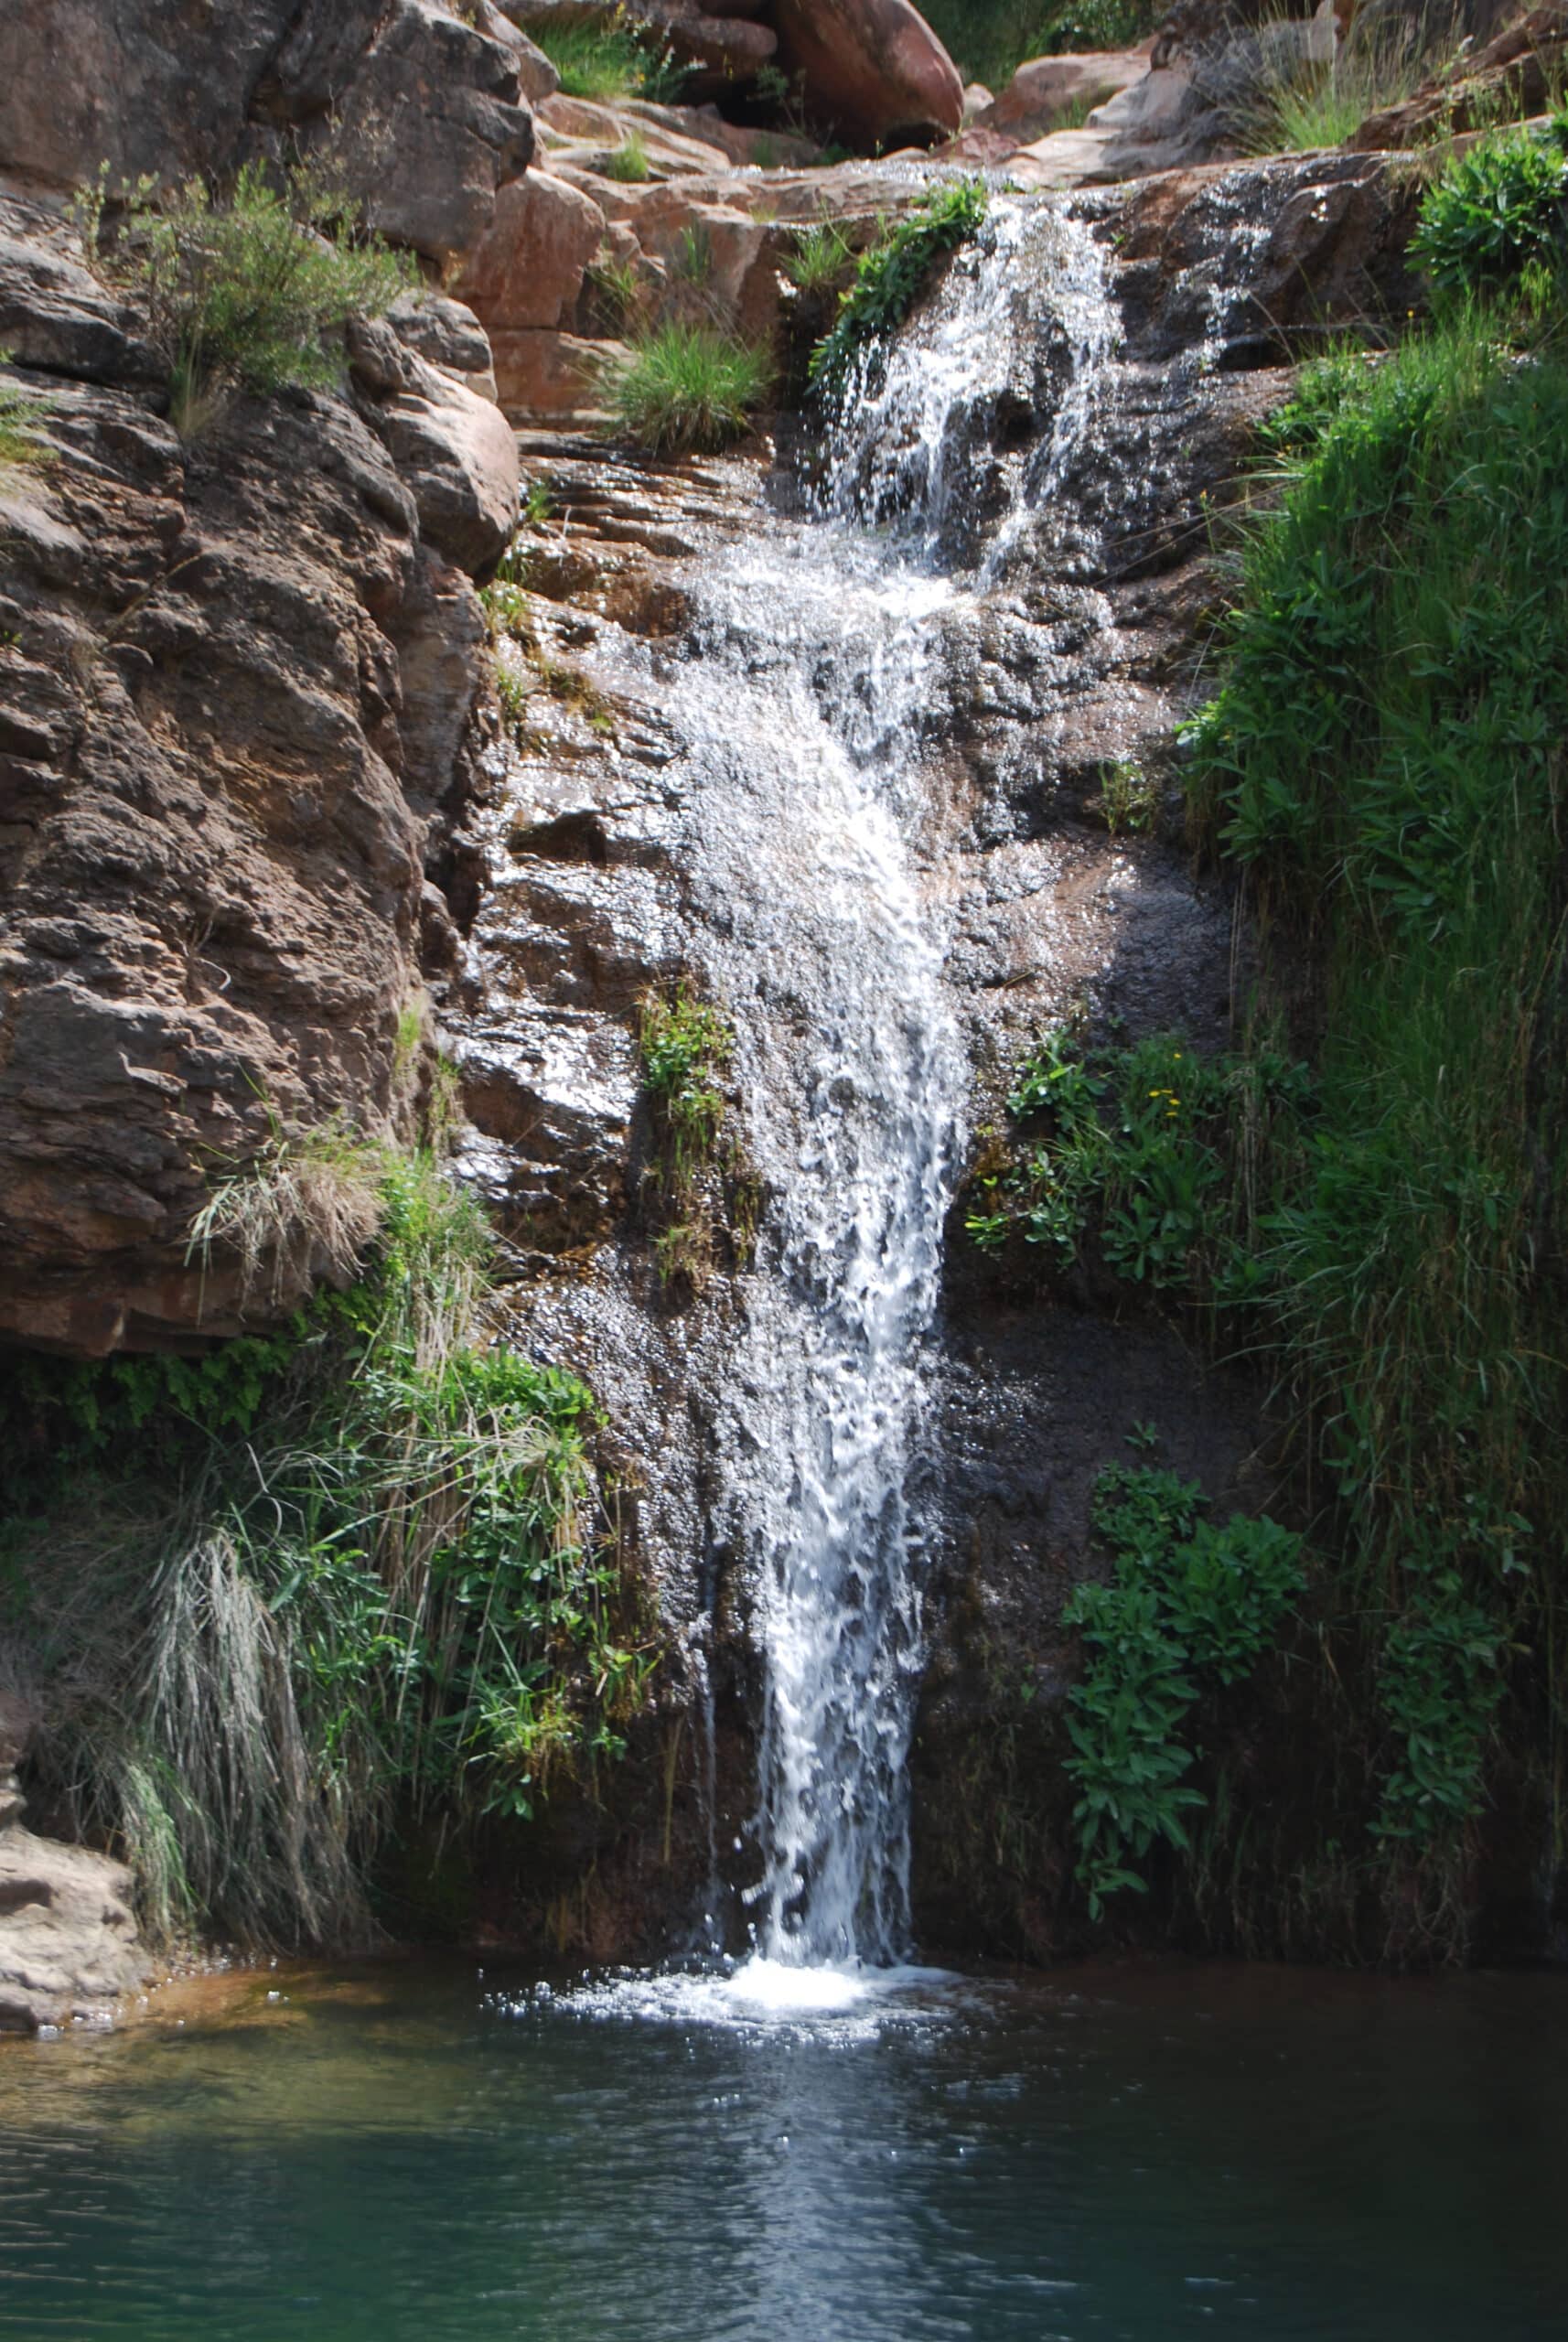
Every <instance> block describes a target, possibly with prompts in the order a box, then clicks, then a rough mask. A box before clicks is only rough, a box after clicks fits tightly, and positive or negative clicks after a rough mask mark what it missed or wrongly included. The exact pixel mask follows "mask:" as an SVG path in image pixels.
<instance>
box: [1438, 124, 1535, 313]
mask: <svg viewBox="0 0 1568 2342" xmlns="http://www.w3.org/2000/svg"><path fill="white" fill-rule="evenodd" d="M1410 252H1411V257H1412V260H1413V261H1414V262H1415V263H1416V264H1417V266H1418V267H1420V268H1422V269H1423V270H1424V272H1425V273H1426V274H1427V275H1428V276H1430V277H1431V279H1432V281H1433V284H1434V285H1435V286H1436V287H1437V288H1438V290H1439V291H1440V292H1442V293H1444V294H1447V295H1460V296H1463V295H1468V294H1488V293H1498V292H1501V291H1505V290H1507V289H1509V288H1510V287H1512V286H1515V285H1518V284H1519V283H1520V280H1521V279H1522V278H1523V277H1524V276H1525V274H1526V273H1527V272H1528V271H1529V270H1530V269H1532V268H1541V267H1544V268H1546V269H1548V270H1550V271H1551V272H1552V273H1553V274H1556V273H1558V272H1560V271H1561V269H1562V267H1563V261H1564V258H1565V256H1568V116H1564V115H1562V114H1559V115H1557V116H1556V117H1555V118H1554V119H1553V121H1552V123H1551V124H1549V125H1548V126H1547V127H1546V128H1545V129H1544V130H1543V131H1540V132H1537V131H1533V130H1526V129H1519V130H1514V131H1511V132H1502V133H1496V134H1492V135H1490V136H1487V137H1485V138H1482V139H1480V140H1478V141H1477V144H1476V145H1472V146H1469V147H1467V148H1466V150H1465V152H1464V153H1462V154H1459V155H1456V156H1454V157H1453V159H1452V160H1451V161H1450V162H1449V163H1448V164H1447V165H1446V166H1445V167H1444V171H1443V174H1442V176H1441V177H1440V178H1439V179H1438V180H1437V181H1436V183H1435V185H1434V186H1433V187H1430V188H1428V189H1427V191H1426V194H1425V195H1424V197H1423V199H1422V206H1421V217H1420V219H1419V220H1418V221H1417V223H1416V230H1415V233H1414V235H1413V236H1412V239H1411V244H1410Z"/></svg>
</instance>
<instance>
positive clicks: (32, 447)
mask: <svg viewBox="0 0 1568 2342" xmlns="http://www.w3.org/2000/svg"><path fill="white" fill-rule="evenodd" d="M10 362H11V352H10V351H9V350H8V349H0V366H8V365H9V364H10ZM48 411H49V402H48V399H47V398H42V397H40V396H39V395H38V392H36V391H29V390H27V389H25V388H24V387H23V385H22V384H21V383H19V382H7V381H0V473H5V472H6V471H22V470H28V469H37V468H38V467H41V466H43V465H46V464H47V463H48V461H49V459H50V454H51V450H50V448H49V446H48V442H47V440H46V439H44V437H43V436H42V425H43V424H44V423H45V422H46V421H47V420H48Z"/></svg>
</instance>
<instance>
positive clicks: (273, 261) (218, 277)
mask: <svg viewBox="0 0 1568 2342" xmlns="http://www.w3.org/2000/svg"><path fill="white" fill-rule="evenodd" d="M107 195H108V186H107V179H106V177H101V178H100V179H99V181H98V182H97V183H96V185H95V186H94V188H91V190H89V192H88V194H87V195H86V196H85V197H84V198H83V199H81V202H80V204H79V207H78V213H79V219H80V221H81V228H82V233H83V240H84V242H85V243H86V246H87V250H88V253H89V256H90V258H91V260H92V262H93V264H94V265H95V266H96V267H97V268H98V269H99V271H100V272H101V273H102V274H103V275H104V276H105V277H106V278H107V279H108V281H109V282H110V283H111V284H112V285H115V286H116V287H118V288H119V289H121V290H122V291H124V292H128V293H129V294H131V295H133V297H134V298H135V299H137V300H139V301H140V302H141V303H142V304H143V305H144V306H145V309H146V311H147V316H148V321H149V328H150V335H151V338H152V340H153V342H154V344H155V346H156V348H157V349H159V350H160V351H161V352H162V354H163V356H164V358H165V360H166V362H167V364H168V368H169V374H170V384H171V399H170V415H171V419H172V420H173V421H174V423H175V424H176V427H177V429H178V430H179V431H180V432H181V434H182V435H184V436H187V437H191V436H195V435H199V433H200V431H201V430H203V429H204V428H206V427H207V426H208V425H209V424H211V423H212V422H213V421H214V420H215V418H216V416H217V414H218V413H219V412H220V408H221V405H222V403H223V400H224V398H225V397H226V395H227V394H228V393H229V392H232V391H235V390H243V391H249V392H256V393H260V394H263V395H265V394H266V393H269V392H275V391H280V390H285V389H286V388H288V387H289V386H290V385H293V384H303V385H317V386H324V385H327V384H330V383H333V382H336V381H339V380H340V379H341V376H342V373H343V370H344V360H343V351H342V347H341V341H340V338H339V331H340V328H342V327H343V326H344V325H345V324H346V323H347V322H348V320H349V318H351V317H377V316H380V315H381V313H382V312H383V311H384V310H386V309H388V308H390V307H391V306H392V303H393V301H395V300H396V299H397V297H398V295H400V294H401V293H403V292H404V291H405V290H407V289H408V287H409V286H411V285H416V284H417V283H418V281H419V272H418V267H417V263H415V261H414V259H413V255H412V254H411V253H408V252H393V251H392V249H391V247H390V246H388V245H387V244H386V243H385V242H382V240H381V238H379V237H377V236H374V235H371V234H370V233H368V232H367V231H365V229H364V227H363V225H362V206H361V205H360V203H359V202H358V201H357V200H356V199H353V198H351V197H349V195H348V194H347V193H346V192H345V190H344V189H343V188H340V187H339V186H338V185H337V184H336V183H334V182H332V181H330V180H329V179H328V178H327V177H324V176H323V175H322V174H321V173H320V172H318V171H317V170H314V169H312V168H310V167H306V166H304V165H297V166H295V167H291V168H290V169H288V170H286V171H285V172H284V173H283V174H282V175H281V177H277V178H276V179H274V177H269V175H268V173H267V171H266V170H265V169H264V168H263V166H262V165H261V164H259V163H248V164H246V165H245V167H243V169H242V171H241V172H240V173H239V176H238V177H237V178H236V179H235V181H234V184H233V187H232V188H231V190H230V191H229V192H228V193H227V194H226V195H218V194H215V193H214V192H213V190H212V189H211V188H209V186H208V184H207V182H206V181H205V180H203V179H196V178H192V179H186V180H184V181H182V182H181V184H180V185H179V186H178V187H177V188H173V189H172V190H171V191H170V192H169V193H168V194H166V195H165V196H163V197H160V198H158V199H156V200H155V199H151V198H147V197H143V196H142V195H140V194H137V195H136V196H134V197H133V198H132V199H131V200H130V202H129V204H128V208H127V209H126V211H125V214H124V219H123V220H122V222H121V225H120V229H119V232H118V233H117V235H116V237H115V239H114V241H113V242H112V243H111V244H109V245H108V246H107V248H105V245H104V242H103V237H102V220H103V212H104V207H105V203H106V200H107Z"/></svg>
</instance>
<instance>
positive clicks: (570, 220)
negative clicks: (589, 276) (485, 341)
mask: <svg viewBox="0 0 1568 2342" xmlns="http://www.w3.org/2000/svg"><path fill="white" fill-rule="evenodd" d="M604 233H605V215H604V213H603V211H602V210H601V209H599V206H598V205H597V204H596V202H595V201H594V200H593V199H592V197H591V196H587V195H585V194H583V193H582V192H581V190H580V189H579V188H575V187H571V186H569V185H568V184H567V182H566V181H565V180H564V179H558V178H554V177H552V176H551V175H550V173H549V172H547V171H531V172H530V173H529V175H528V177H526V178H525V179H518V180H516V181H515V182H514V183H513V184H512V185H511V186H510V187H508V188H502V190H501V192H500V194H499V196H498V198H497V199H496V209H495V216H494V218H493V219H492V220H491V222H490V225H489V229H488V231H486V233H485V235H484V237H483V238H482V240H481V241H480V242H479V243H478V246H477V247H476V249H475V250H474V252H471V253H470V255H469V257H468V260H467V263H466V265H465V267H464V270H463V274H462V275H461V277H460V278H459V280H458V287H459V290H460V292H461V294H462V296H463V298H464V300H465V301H467V302H468V303H469V304H470V306H472V308H473V309H474V311H475V314H476V315H477V316H478V317H479V318H480V319H481V320H482V322H483V324H484V326H485V328H486V329H487V331H489V333H490V335H491V336H492V337H494V336H495V335H497V334H515V333H521V332H528V331H535V330H538V329H539V328H546V329H548V330H550V331H552V332H559V331H561V330H563V329H564V328H565V327H567V326H568V325H569V324H570V323H571V320H572V318H573V317H574V316H575V312H576V307H577V301H578V298H579V296H580V295H581V293H582V290H583V274H584V271H585V269H586V267H587V265H588V263H589V262H590V261H591V260H592V259H593V257H594V255H595V253H596V252H597V251H598V249H599V245H600V243H601V242H602V241H603V239H604ZM498 382H499V376H498Z"/></svg>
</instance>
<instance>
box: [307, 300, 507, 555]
mask: <svg viewBox="0 0 1568 2342" xmlns="http://www.w3.org/2000/svg"><path fill="white" fill-rule="evenodd" d="M452 306H456V304H453V305H452ZM349 354H350V357H351V359H352V361H353V376H354V382H355V387H356V389H357V390H359V391H360V393H361V404H360V413H361V414H363V415H364V417H365V419H366V421H367V422H368V423H369V424H371V428H372V430H374V431H375V432H376V434H377V435H378V436H379V437H380V438H381V441H382V442H383V443H384V445H385V446H386V448H387V451H388V453H389V454H390V455H391V457H392V461H393V463H394V464H395V465H396V466H397V469H398V473H399V476H400V478H402V479H403V484H404V486H405V487H406V488H407V489H409V491H410V493H411V494H412V496H413V508H414V510H415V512H416V513H417V514H418V516H419V529H420V534H421V536H422V537H423V538H424V542H425V543H426V544H429V545H433V546H434V547H435V551H436V552H437V553H440V554H442V555H443V556H444V557H445V558H446V560H447V561H450V562H454V563H456V565H457V567H458V568H460V569H465V570H467V572H468V574H469V575H470V576H473V577H487V576H489V575H490V573H491V572H492V571H493V570H494V568H495V565H496V564H497V562H498V561H499V559H500V557H501V555H502V553H504V552H505V551H506V549H507V546H508V545H509V544H510V543H511V539H512V532H513V531H514V530H515V529H516V527H517V496H518V462H517V440H516V437H515V436H514V435H513V433H512V431H511V429H510V426H509V425H508V424H506V423H505V422H504V421H503V420H502V418H501V416H500V414H499V413H498V412H497V409H496V405H495V403H494V401H493V400H492V399H488V398H486V397H484V396H483V395H482V394H481V393H480V392H477V391H475V390H472V389H470V387H469V385H468V384H467V382H466V381H462V380H461V379H460V378H459V377H458V376H456V375H454V374H452V373H449V372H448V371H446V368H445V367H443V366H439V365H432V364H430V362H429V361H428V360H426V359H424V358H422V357H421V356H420V355H419V352H418V351H417V349H413V348H411V347H410V346H409V344H408V343H407V342H406V341H405V340H404V339H403V337H402V336H401V335H400V334H399V332H398V330H397V328H396V326H394V325H393V324H392V323H391V322H390V321H388V320H384V319H380V318H378V319H376V320H375V321H374V322H373V323H371V322H360V323H359V324H356V325H353V326H351V327H350V328H349Z"/></svg>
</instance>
